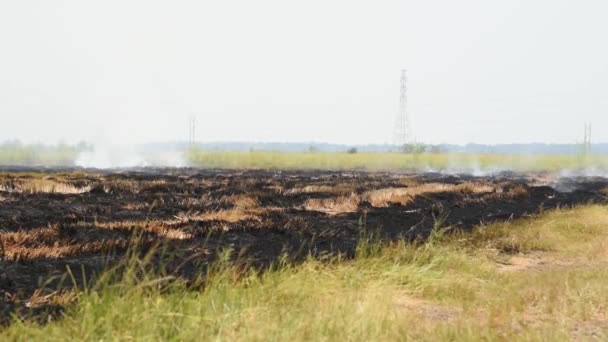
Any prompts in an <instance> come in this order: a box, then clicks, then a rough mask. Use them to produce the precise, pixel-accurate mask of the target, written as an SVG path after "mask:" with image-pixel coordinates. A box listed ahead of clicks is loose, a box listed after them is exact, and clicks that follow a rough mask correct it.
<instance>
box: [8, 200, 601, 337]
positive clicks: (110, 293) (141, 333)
mask: <svg viewBox="0 0 608 342" xmlns="http://www.w3.org/2000/svg"><path fill="white" fill-rule="evenodd" d="M607 247H608V208H607V207H604V206H588V207H581V208H577V209H568V210H565V209H562V210H557V211H554V212H550V213H546V214H543V215H542V216H541V217H539V218H535V219H529V220H520V221H515V222H509V223H501V224H496V225H492V226H487V227H480V228H478V229H476V230H475V231H474V232H472V233H468V234H464V233H461V234H452V235H446V234H443V233H441V231H437V233H436V234H434V235H433V237H432V238H431V239H430V240H429V241H428V242H426V243H424V244H420V243H418V244H411V243H405V242H397V243H394V244H392V245H389V246H378V245H377V244H375V243H373V241H372V242H368V243H367V244H362V245H361V248H360V249H359V255H358V256H357V257H356V258H355V259H354V260H350V261H344V260H342V261H340V260H334V261H332V262H321V261H318V260H312V259H311V260H308V261H306V262H304V263H302V264H299V265H291V266H290V265H288V264H283V265H282V266H279V267H277V268H275V269H274V270H272V271H268V272H265V273H263V274H254V273H245V274H243V273H242V272H240V271H238V270H237V269H235V268H233V267H231V266H230V265H229V264H228V263H225V262H223V263H222V262H220V263H218V264H217V265H215V267H214V268H213V271H212V272H211V274H210V276H209V280H208V283H207V286H206V287H205V288H204V289H203V290H192V289H188V288H187V287H186V286H184V285H183V284H180V283H174V284H173V285H170V286H169V287H168V288H167V287H166V286H159V284H160V283H162V281H161V280H157V281H155V278H154V277H151V275H148V277H147V278H144V279H139V280H137V281H134V280H133V279H135V278H136V277H133V274H135V273H130V274H127V275H126V276H125V279H124V280H123V281H122V282H119V283H117V284H109V283H106V284H105V285H103V286H101V287H99V288H97V289H95V290H92V291H87V292H84V293H81V294H80V299H79V302H78V303H77V304H75V305H74V306H72V307H71V308H70V309H69V310H68V312H67V316H66V317H65V318H64V319H62V320H59V321H56V322H52V323H49V324H47V325H44V326H40V325H35V324H33V323H29V322H17V323H14V324H13V325H12V326H10V327H9V328H6V329H5V330H3V331H1V332H0V340H7V341H8V340H57V339H66V338H72V339H76V340H140V341H149V340H175V341H178V340H179V341H181V340H186V341H199V340H219V341H232V340H251V341H284V340H288V341H302V340H314V341H329V340H348V341H367V340H416V341H417V340H428V341H437V340H462V341H470V340H533V341H535V340H545V341H559V340H569V339H575V338H580V339H590V338H591V337H593V336H595V337H596V338H597V339H600V340H602V339H606V338H608V252H607V250H608V249H607ZM134 265H135V264H134ZM133 269H134V270H136V269H137V268H136V267H134V268H133Z"/></svg>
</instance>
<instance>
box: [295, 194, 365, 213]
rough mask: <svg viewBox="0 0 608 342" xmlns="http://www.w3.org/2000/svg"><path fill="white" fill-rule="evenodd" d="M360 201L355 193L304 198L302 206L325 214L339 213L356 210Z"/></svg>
mask: <svg viewBox="0 0 608 342" xmlns="http://www.w3.org/2000/svg"><path fill="white" fill-rule="evenodd" d="M360 202H361V197H360V196H358V195H356V194H351V195H349V196H338V197H334V198H311V199H308V200H306V202H305V203H304V208H306V210H313V211H320V212H324V213H327V214H340V213H349V212H354V211H356V210H357V208H358V207H359V203H360Z"/></svg>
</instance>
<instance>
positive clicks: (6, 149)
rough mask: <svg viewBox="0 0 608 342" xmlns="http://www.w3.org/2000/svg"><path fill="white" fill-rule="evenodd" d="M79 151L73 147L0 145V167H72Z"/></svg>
mask: <svg viewBox="0 0 608 342" xmlns="http://www.w3.org/2000/svg"><path fill="white" fill-rule="evenodd" d="M79 153H80V150H79V149H78V148H77V147H74V146H67V145H59V146H55V147H36V146H28V145H10V146H9V145H0V165H25V166H72V165H74V163H75V162H76V159H77V158H78V155H79Z"/></svg>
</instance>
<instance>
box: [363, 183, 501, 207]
mask: <svg viewBox="0 0 608 342" xmlns="http://www.w3.org/2000/svg"><path fill="white" fill-rule="evenodd" d="M493 191H494V187H492V186H490V185H486V184H481V183H473V182H466V183H462V184H458V185H454V184H442V183H424V184H420V185H416V186H413V187H406V188H385V189H379V190H372V191H367V192H365V193H364V194H363V195H362V196H361V197H362V199H363V200H365V201H368V202H369V203H370V204H371V205H372V206H374V207H386V206H389V205H391V204H399V205H407V204H409V203H411V202H412V201H413V200H414V198H416V197H417V196H422V195H426V194H434V193H441V192H459V193H463V194H473V193H490V192H493Z"/></svg>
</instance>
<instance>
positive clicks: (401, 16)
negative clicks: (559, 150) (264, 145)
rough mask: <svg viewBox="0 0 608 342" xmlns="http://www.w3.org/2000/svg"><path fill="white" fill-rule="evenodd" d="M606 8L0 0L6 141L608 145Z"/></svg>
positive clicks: (495, 2) (522, 0) (556, 3)
mask: <svg viewBox="0 0 608 342" xmlns="http://www.w3.org/2000/svg"><path fill="white" fill-rule="evenodd" d="M607 17H608V1H605V0H578V1H575V0H509V1H503V0H500V1H499V0H492V1H490V0H475V1H474V0H465V1H462V0H461V1H450V0H443V1H439V0H424V1H421V0H416V1H414V0H410V1H384V0H376V1H371V0H368V1H355V0H333V1H332V0H324V1H321V0H308V1H286V0H273V1H269V0H256V1H246V0H240V1H236V0H224V1H179V0H177V1H168V0H167V1H151V0H145V1H144V0H137V1H127V0H120V1H117V0H104V1H85V0H73V1H60V0H54V1H48V0H38V1H35V0H1V1H0V141H2V140H7V139H21V140H24V141H27V142H37V141H41V142H49V143H50V142H57V141H58V140H60V139H63V140H64V141H67V142H75V141H79V140H83V139H84V140H90V141H98V140H111V141H125V142H128V143H134V142H145V141H175V140H186V139H187V134H188V130H187V122H188V117H189V116H191V115H195V116H196V117H197V120H198V129H197V136H198V138H199V140H201V141H234V140H238V141H305V142H307V141H319V142H338V143H383V142H391V140H392V132H393V123H394V116H395V114H396V111H397V105H398V97H399V76H400V69H402V68H406V69H408V73H409V84H408V85H409V88H410V90H409V93H408V95H409V100H410V102H409V110H410V113H411V116H412V120H413V123H414V128H413V129H414V134H415V136H416V137H417V139H418V140H419V141H423V142H428V143H439V142H449V143H466V142H479V143H507V142H566V143H568V142H576V141H577V140H580V139H581V136H582V133H583V124H584V122H585V121H588V122H592V123H593V130H594V132H593V134H594V140H595V141H596V142H597V141H608V44H607V43H606V39H607V34H608V20H606V18H607Z"/></svg>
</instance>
